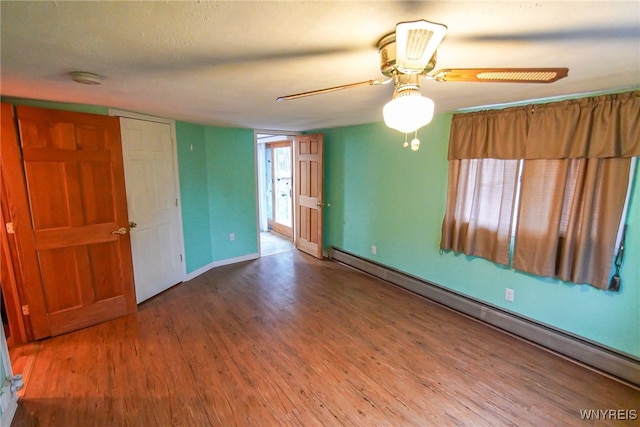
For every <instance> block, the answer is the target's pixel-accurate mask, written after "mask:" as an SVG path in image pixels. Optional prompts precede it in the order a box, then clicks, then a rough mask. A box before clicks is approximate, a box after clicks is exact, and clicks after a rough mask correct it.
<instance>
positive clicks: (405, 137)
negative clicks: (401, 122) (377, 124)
mask: <svg viewBox="0 0 640 427" xmlns="http://www.w3.org/2000/svg"><path fill="white" fill-rule="evenodd" d="M402 146H403V147H404V148H407V147H408V146H409V143H408V142H407V133H406V132H405V133H404V144H402Z"/></svg>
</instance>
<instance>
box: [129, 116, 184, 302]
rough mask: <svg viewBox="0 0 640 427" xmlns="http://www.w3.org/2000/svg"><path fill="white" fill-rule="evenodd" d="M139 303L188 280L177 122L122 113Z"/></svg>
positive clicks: (135, 276)
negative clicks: (174, 124)
mask: <svg viewBox="0 0 640 427" xmlns="http://www.w3.org/2000/svg"><path fill="white" fill-rule="evenodd" d="M120 127H121V131H122V148H123V157H124V174H125V181H126V186H127V194H128V197H127V202H128V204H127V208H128V211H129V219H130V220H131V221H133V223H134V224H135V227H133V226H132V228H131V248H132V253H133V271H134V278H135V283H136V297H137V301H138V303H140V302H142V301H145V300H147V299H149V298H151V297H153V296H154V295H157V294H159V293H160V292H163V291H165V290H167V289H168V288H170V287H172V286H173V285H175V284H177V283H180V282H182V280H183V279H184V276H185V272H184V263H183V257H182V234H181V227H182V222H181V219H180V212H179V209H180V208H179V206H178V196H177V192H178V188H177V183H176V180H177V173H176V171H175V169H174V158H173V155H174V146H173V138H172V132H171V126H170V125H169V124H168V123H159V122H151V121H146V120H137V119H130V118H125V117H121V118H120Z"/></svg>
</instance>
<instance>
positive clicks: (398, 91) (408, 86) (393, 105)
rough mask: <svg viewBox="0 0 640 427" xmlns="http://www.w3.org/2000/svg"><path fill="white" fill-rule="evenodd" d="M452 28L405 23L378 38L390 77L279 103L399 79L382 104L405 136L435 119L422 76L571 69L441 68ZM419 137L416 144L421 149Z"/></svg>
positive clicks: (471, 77)
mask: <svg viewBox="0 0 640 427" xmlns="http://www.w3.org/2000/svg"><path fill="white" fill-rule="evenodd" d="M446 31H447V27H446V26H445V25H442V24H437V23H434V22H429V21H426V20H418V21H410V22H401V23H399V24H397V25H396V31H395V32H393V33H391V34H388V35H386V36H384V37H383V38H382V39H380V41H379V42H378V52H379V53H380V71H381V73H382V75H383V76H385V78H383V79H375V80H366V81H363V82H357V83H350V84H346V85H340V86H333V87H329V88H325V89H318V90H312V91H309V92H301V93H296V94H292V95H286V96H281V97H279V98H277V100H278V101H286V100H291V99H297V98H303V97H306V96H312V95H320V94H323V93H329V92H334V91H338V90H342V89H349V88H353V87H358V86H367V85H369V86H375V85H384V84H388V83H391V82H394V84H395V89H394V91H393V99H392V100H391V101H390V102H388V103H387V104H386V105H385V106H384V108H383V116H384V121H385V123H386V125H387V126H389V127H390V128H392V129H396V130H399V131H400V132H403V133H405V142H404V146H405V147H407V146H408V145H409V143H408V142H407V141H406V134H407V133H410V132H417V130H418V129H419V128H421V127H422V126H424V125H426V124H428V123H429V122H430V121H431V119H432V118H433V111H434V103H433V101H432V100H431V99H429V98H426V97H424V96H422V95H421V94H420V79H421V78H422V77H424V78H426V79H429V80H435V81H437V82H481V83H484V82H493V83H553V82H555V81H557V80H559V79H562V78H564V77H567V74H568V72H569V69H568V68H444V69H441V70H437V71H435V72H433V70H434V68H435V67H436V56H437V55H436V51H437V48H438V45H439V44H440V42H441V41H442V39H443V38H444V35H445V33H446ZM419 146H420V141H419V140H418V139H417V137H416V138H414V139H413V141H412V142H411V149H412V150H414V151H416V150H418V148H419Z"/></svg>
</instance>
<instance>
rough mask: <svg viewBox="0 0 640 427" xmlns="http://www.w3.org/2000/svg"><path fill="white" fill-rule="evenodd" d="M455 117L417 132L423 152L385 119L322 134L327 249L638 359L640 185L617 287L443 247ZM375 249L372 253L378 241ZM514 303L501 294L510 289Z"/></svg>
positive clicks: (440, 117) (441, 117)
mask: <svg viewBox="0 0 640 427" xmlns="http://www.w3.org/2000/svg"><path fill="white" fill-rule="evenodd" d="M450 122H451V115H436V117H435V118H434V121H433V122H432V123H430V124H429V125H428V126H426V127H425V128H423V129H421V130H420V131H419V135H418V136H419V138H420V140H421V147H420V150H419V151H418V152H412V151H410V150H409V149H408V148H406V149H405V148H402V141H403V135H401V134H400V133H398V132H395V131H393V130H390V129H388V128H386V127H385V126H384V124H382V123H374V124H367V125H360V126H351V127H343V128H336V129H327V130H322V131H321V132H323V133H324V134H325V184H324V185H325V197H324V198H325V200H326V201H327V202H329V203H331V207H330V208H328V209H326V210H325V223H324V227H325V228H324V230H325V233H324V246H325V247H330V246H336V247H339V248H342V249H344V250H347V251H349V252H352V253H355V254H357V255H359V256H361V257H364V258H367V259H371V260H373V261H376V262H378V263H381V264H384V265H387V266H389V267H393V268H395V269H398V270H401V271H404V272H406V273H409V274H411V275H414V276H418V277H420V278H423V279H426V280H428V281H430V282H433V283H435V284H438V285H440V286H443V287H446V288H449V289H452V290H454V291H456V292H459V293H462V294H465V295H467V296H470V297H472V298H475V299H477V300H481V301H484V302H487V303H490V304H493V305H495V306H498V307H501V308H503V309H505V310H508V311H512V312H515V313H518V314H519V315H521V316H525V317H528V318H532V319H535V320H536V321H538V322H541V323H543V324H548V325H551V326H553V327H555V328H558V329H562V330H565V331H568V332H570V333H573V334H576V335H579V336H581V337H584V338H586V339H589V340H592V341H595V342H598V343H600V344H602V345H604V346H608V347H611V348H614V349H616V350H618V351H621V352H624V353H627V354H630V355H633V356H636V357H640V263H638V262H635V260H638V259H640V184H638V182H637V181H638V178H637V175H638V174H637V173H636V178H635V181H636V182H635V185H634V189H633V195H632V200H631V205H630V210H629V214H628V218H629V221H628V223H629V226H628V229H627V244H626V248H625V249H626V253H625V262H624V265H623V268H622V272H621V276H622V281H623V282H622V287H621V291H620V292H619V293H613V292H607V291H602V290H598V289H596V288H593V287H591V286H588V285H574V284H571V283H564V282H561V281H559V280H554V279H548V278H541V277H536V276H532V275H527V274H525V273H521V272H518V271H515V270H513V269H510V268H505V267H501V266H498V265H496V264H493V263H491V262H489V261H486V260H484V259H481V258H474V257H468V256H465V255H457V254H453V253H440V251H439V243H440V234H441V225H442V218H443V216H444V210H445V202H446V188H447V173H448V161H447V149H448V140H449V127H450ZM372 245H375V246H376V247H377V254H376V255H373V254H372V253H371V246H372ZM507 287H509V288H511V289H514V290H515V301H514V302H508V301H505V299H504V291H505V288H507Z"/></svg>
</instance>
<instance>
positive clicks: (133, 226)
mask: <svg viewBox="0 0 640 427" xmlns="http://www.w3.org/2000/svg"><path fill="white" fill-rule="evenodd" d="M137 226H138V224H136V223H135V222H133V221H129V228H136V227H137Z"/></svg>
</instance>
